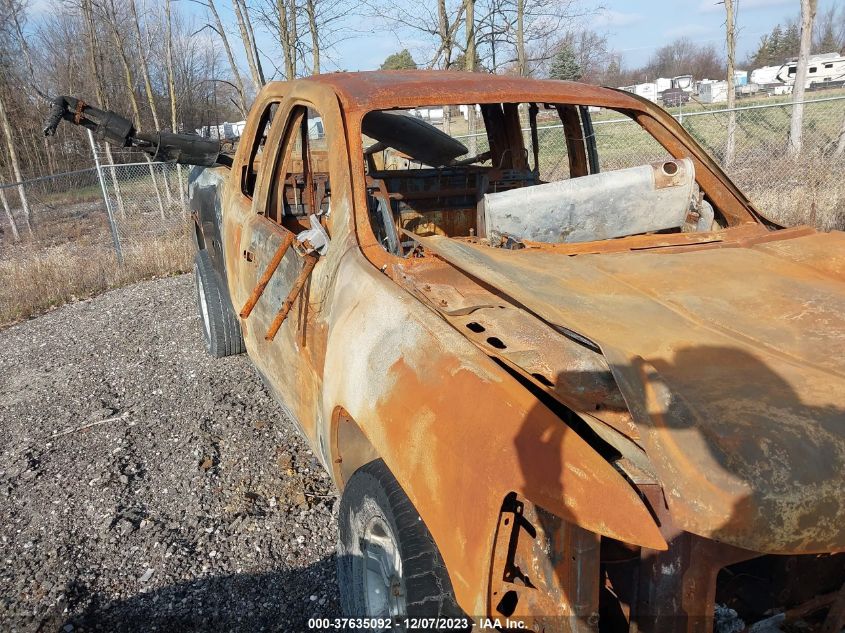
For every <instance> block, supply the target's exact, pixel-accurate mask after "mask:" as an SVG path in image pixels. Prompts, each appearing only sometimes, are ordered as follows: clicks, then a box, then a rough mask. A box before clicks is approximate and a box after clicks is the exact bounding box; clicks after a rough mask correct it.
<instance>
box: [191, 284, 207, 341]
mask: <svg viewBox="0 0 845 633" xmlns="http://www.w3.org/2000/svg"><path fill="white" fill-rule="evenodd" d="M194 278H195V279H196V281H197V296H198V297H199V304H200V318H201V319H202V328H203V333H204V334H205V340H206V341H210V340H211V328H210V326H209V324H208V303H206V301H205V285H204V284H203V283H202V275H200V273H199V270H197V271H195V273H194Z"/></svg>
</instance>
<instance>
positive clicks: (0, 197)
mask: <svg viewBox="0 0 845 633" xmlns="http://www.w3.org/2000/svg"><path fill="white" fill-rule="evenodd" d="M0 202H2V203H3V212H4V213H5V214H6V221H7V222H8V223H9V228H10V229H12V239H13V240H14V241H15V242H20V241H21V234H20V233H19V232H18V225H17V222H15V216H13V215H12V209H11V207H9V201H8V200H7V199H6V190H5V189H3V188H0Z"/></svg>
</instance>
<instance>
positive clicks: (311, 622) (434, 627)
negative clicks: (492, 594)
mask: <svg viewBox="0 0 845 633" xmlns="http://www.w3.org/2000/svg"><path fill="white" fill-rule="evenodd" d="M308 628H309V629H311V630H317V631H320V630H341V631H346V630H354V629H375V630H387V631H470V630H472V631H478V632H482V631H501V630H522V629H525V628H526V627H525V623H524V622H523V621H521V620H512V619H510V618H486V617H482V618H395V619H393V618H309V619H308Z"/></svg>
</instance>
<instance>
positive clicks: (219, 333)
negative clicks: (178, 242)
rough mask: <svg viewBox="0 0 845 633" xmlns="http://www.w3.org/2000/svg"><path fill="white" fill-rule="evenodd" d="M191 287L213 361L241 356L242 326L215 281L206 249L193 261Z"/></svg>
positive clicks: (206, 345) (242, 346)
mask: <svg viewBox="0 0 845 633" xmlns="http://www.w3.org/2000/svg"><path fill="white" fill-rule="evenodd" d="M194 285H195V286H196V291H197V308H199V314H200V321H202V334H203V340H204V341H205V349H206V350H207V351H208V353H209V354H211V355H212V356H214V358H223V357H224V356H232V355H233V354H243V352H244V351H245V347H244V338H243V333H242V332H241V324H240V323H239V322H238V318H237V316H235V313H234V311H233V310H232V306H231V305H230V304H229V299H228V297H227V296H226V294H225V292H223V290H222V289H221V288H220V284H219V283H218V282H217V275H216V274H215V272H214V268H212V266H211V259H210V258H209V256H208V251H206V250H201V251H198V252H197V255H196V257H195V258H194Z"/></svg>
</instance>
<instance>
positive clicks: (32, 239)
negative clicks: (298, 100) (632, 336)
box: [0, 96, 845, 324]
mask: <svg viewBox="0 0 845 633" xmlns="http://www.w3.org/2000/svg"><path fill="white" fill-rule="evenodd" d="M791 112H792V104H791V103H762V104H756V105H753V106H744V107H740V108H737V109H736V110H735V112H734V113H735V115H736V133H735V139H734V145H735V147H734V154H733V159H732V160H730V161H728V148H727V129H728V119H729V115H730V113H729V112H728V111H726V110H724V109H721V110H704V109H701V108H698V109H697V110H696V109H693V108H690V106H685V107H684V110H683V111H678V110H677V109H676V110H674V111H673V114H674V116H675V117H676V118H677V119H678V120H679V122H681V124H682V125H683V126H684V128H686V129H687V130H688V131H689V132H690V134H691V135H692V136H693V137H694V138H696V139H697V140H698V142H699V143H701V144H702V145H703V146H704V148H705V149H706V150H707V151H708V152H710V154H711V155H712V156H714V157H715V158H716V160H718V161H719V162H720V163H722V164H723V165H724V166H725V167H726V169H727V171H728V173H729V174H730V176H731V177H732V178H733V179H734V180H735V181H736V183H737V184H738V185H739V187H740V188H741V189H742V190H743V191H744V192H745V193H746V194H748V195H749V197H750V198H751V200H752V201H753V202H754V203H755V204H756V205H757V207H758V208H759V209H760V210H761V211H762V212H763V213H764V214H765V215H767V216H769V217H771V218H772V219H773V220H775V221H778V222H781V223H784V224H787V225H795V224H813V225H815V226H817V227H819V228H821V229H833V228H838V229H845V169H843V165H845V156H843V155H837V154H836V148H837V144H840V143H843V142H845V140H843V138H842V134H843V125H845V96H835V97H832V98H822V99H816V100H813V101H808V102H805V103H804V134H803V137H804V138H803V148H802V151H801V153H800V155H799V156H797V157H796V158H792V157H790V156H789V154H788V152H787V142H788V134H789V124H790V116H791ZM556 117H557V115H556V113H555V112H554V110H552V111H549V112H546V113H543V112H541V115H540V119H539V126H540V127H539V129H538V131H537V144H538V148H537V149H538V153H539V156H540V172H541V177H542V178H543V179H544V180H555V179H560V178H565V177H568V171H569V168H568V156H567V148H566V139H565V138H564V136H563V130H562V127H561V126H560V124H559V119H556ZM592 120H593V125H594V133H595V138H596V146H597V149H598V154H599V160H600V167H601V169H602V170H603V171H609V170H613V169H622V168H625V167H632V166H636V165H642V164H644V163H648V162H653V161H657V160H661V159H663V158H666V157H667V153H666V151H665V150H664V149H663V148H662V147H661V146H660V145H659V144H657V142H656V141H654V139H652V138H651V137H650V136H649V135H648V134H647V133H646V132H645V131H644V130H643V129H642V128H640V127H639V126H638V125H637V124H636V123H634V122H633V121H631V120H629V119H627V118H622V117H620V115H619V113H616V112H612V111H602V110H595V111H593V112H592ZM456 128H458V126H455V127H453V132H458V131H459V129H456ZM525 135H526V147H527V148H528V151H529V155H530V154H533V147H532V144H531V133H530V130H528V129H526V131H525ZM456 138H460V139H462V140H463V142H464V143H465V144H466V145H467V146H468V147H470V149H471V151H472V152H476V153H480V152H483V151H484V150H485V149H487V139H486V136H485V135H483V134H477V135H475V136H473V137H468V136H456ZM135 156H137V155H135ZM120 158H127V156H122V155H121V156H120ZM97 160H98V163H99V164H100V169H99V171H98V168H91V169H83V170H79V171H75V172H70V173H65V174H58V175H55V176H49V177H44V178H37V179H34V180H29V181H26V182H24V183H15V184H11V185H0V204H1V205H2V211H1V212H0V213H2V215H0V324H2V323H6V322H8V321H12V320H15V319H18V318H23V317H26V316H28V315H30V314H34V313H37V312H40V311H42V310H44V309H45V308H49V306H51V305H55V304H59V303H63V302H65V301H67V300H68V299H73V298H74V297H84V296H87V295H90V294H94V293H97V292H100V291H102V290H103V289H106V288H110V287H114V286H117V285H120V284H124V283H130V282H132V281H135V280H137V279H142V278H146V277H151V276H156V275H165V274H171V273H174V272H179V271H184V270H187V269H188V268H189V267H190V265H191V260H190V258H191V251H190V248H188V235H189V234H188V226H189V222H188V220H189V216H188V210H187V177H188V172H189V168H188V167H183V166H179V165H173V164H163V163H149V162H145V161H143V160H142V161H141V162H136V163H129V164H118V165H110V164H108V162H107V161H104V160H103V157H102V156H101V155H99V154H98V155H97ZM100 176H102V177H100ZM24 199H25V200H26V202H27V203H28V204H27V205H26V206H28V208H29V214H28V216H27V213H26V212H25V208H26V207H25V205H24ZM13 227H16V229H17V232H18V234H19V239H15V235H14V229H13Z"/></svg>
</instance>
